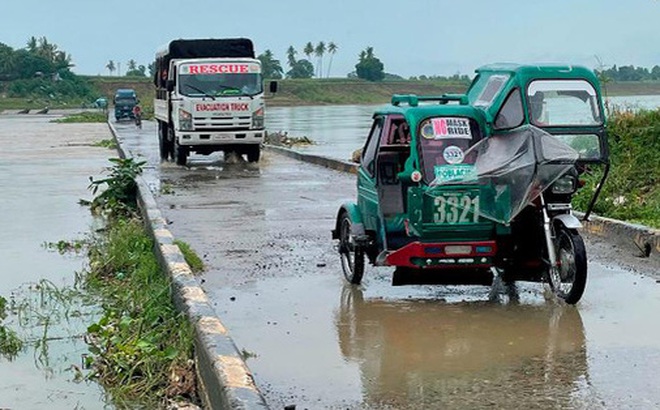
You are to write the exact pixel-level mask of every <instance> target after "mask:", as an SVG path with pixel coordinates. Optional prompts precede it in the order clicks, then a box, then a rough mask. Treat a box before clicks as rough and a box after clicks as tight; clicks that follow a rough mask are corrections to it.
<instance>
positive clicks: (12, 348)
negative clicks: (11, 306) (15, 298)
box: [0, 296, 24, 359]
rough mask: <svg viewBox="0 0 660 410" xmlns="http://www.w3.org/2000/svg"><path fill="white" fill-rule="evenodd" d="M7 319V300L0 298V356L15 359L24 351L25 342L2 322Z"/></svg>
mask: <svg viewBox="0 0 660 410" xmlns="http://www.w3.org/2000/svg"><path fill="white" fill-rule="evenodd" d="M6 317H7V299H5V298H3V297H2V296H0V356H4V357H6V358H8V359H13V358H14V357H16V356H17V355H18V353H19V352H20V351H21V350H23V345H24V343H23V341H22V340H21V339H20V338H19V337H18V335H17V334H16V332H14V331H13V330H11V329H9V328H7V327H5V326H4V325H3V324H2V321H3V320H4V319H5V318H6Z"/></svg>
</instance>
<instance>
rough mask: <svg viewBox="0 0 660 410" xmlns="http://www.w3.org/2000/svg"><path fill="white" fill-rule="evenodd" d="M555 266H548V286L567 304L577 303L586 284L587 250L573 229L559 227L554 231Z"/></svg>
mask: <svg viewBox="0 0 660 410" xmlns="http://www.w3.org/2000/svg"><path fill="white" fill-rule="evenodd" d="M555 251H556V254H557V266H555V267H552V268H550V272H549V274H550V280H549V283H550V286H551V287H552V288H553V289H552V290H553V291H554V293H555V294H556V295H557V296H558V297H559V298H561V299H563V300H564V301H565V302H566V303H568V304H571V305H573V304H575V303H577V302H578V301H579V300H580V298H582V294H583V293H584V289H585V287H586V285H587V252H586V249H585V247H584V241H583V240H582V237H581V236H580V234H579V233H578V232H577V231H576V230H574V229H566V228H561V229H559V230H558V231H557V233H556V238H555Z"/></svg>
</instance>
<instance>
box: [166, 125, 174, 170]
mask: <svg viewBox="0 0 660 410" xmlns="http://www.w3.org/2000/svg"><path fill="white" fill-rule="evenodd" d="M166 135H167V141H165V147H166V148H167V156H168V157H170V158H171V159H172V161H174V160H176V157H175V155H174V144H175V143H176V137H175V136H174V128H172V125H168V126H167V134H166Z"/></svg>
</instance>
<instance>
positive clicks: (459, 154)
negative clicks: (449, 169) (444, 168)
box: [442, 145, 465, 165]
mask: <svg viewBox="0 0 660 410" xmlns="http://www.w3.org/2000/svg"><path fill="white" fill-rule="evenodd" d="M442 157H443V158H444V159H445V162H446V163H447V164H450V165H454V164H460V163H461V162H463V159H465V153H464V152H463V150H462V149H460V148H459V147H457V146H455V145H450V146H448V147H447V148H445V150H444V151H443V152H442Z"/></svg>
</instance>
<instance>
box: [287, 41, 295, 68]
mask: <svg viewBox="0 0 660 410" xmlns="http://www.w3.org/2000/svg"><path fill="white" fill-rule="evenodd" d="M296 54H298V52H297V51H296V49H295V48H293V46H289V48H288V49H287V50H286V59H287V62H288V63H289V67H291V68H293V66H294V65H295V64H296Z"/></svg>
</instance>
